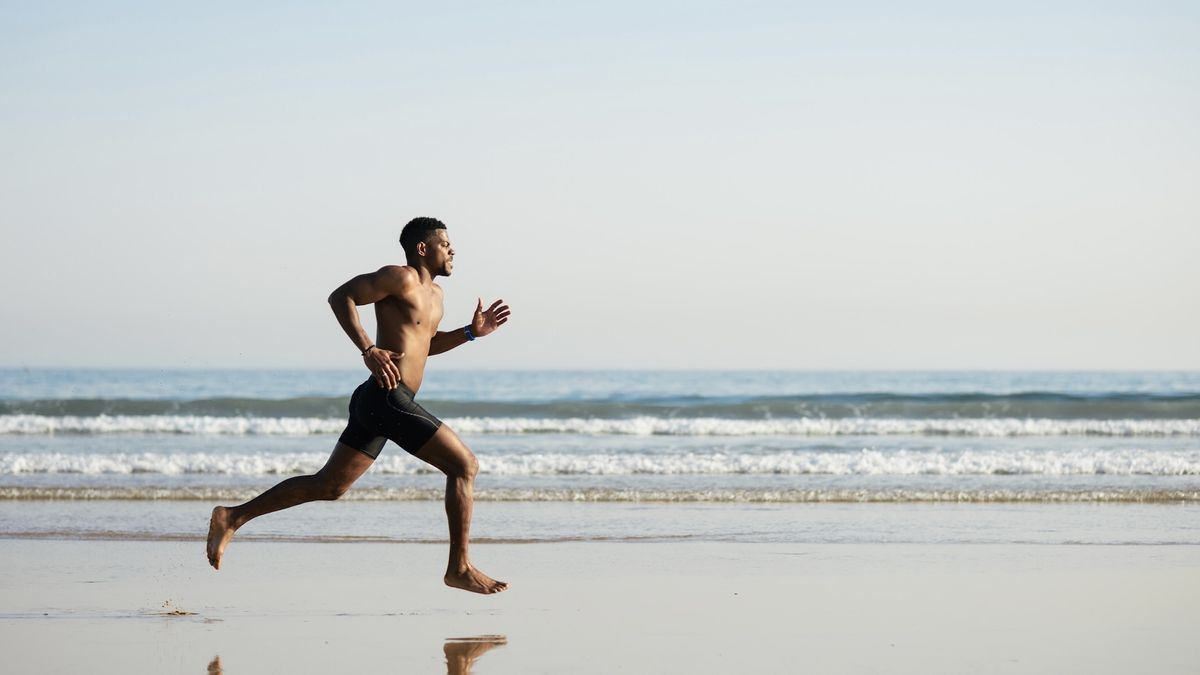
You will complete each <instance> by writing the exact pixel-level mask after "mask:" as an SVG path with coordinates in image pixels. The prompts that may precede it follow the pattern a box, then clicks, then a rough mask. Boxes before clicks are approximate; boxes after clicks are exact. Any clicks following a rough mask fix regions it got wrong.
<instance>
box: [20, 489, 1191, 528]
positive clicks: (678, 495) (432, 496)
mask: <svg viewBox="0 0 1200 675" xmlns="http://www.w3.org/2000/svg"><path fill="white" fill-rule="evenodd" d="M257 494H258V490H256V489H246V488H229V487H225V488H211V487H209V488H205V487H188V488H163V487H101V488H97V487H64V488H49V487H0V500H148V501H160V500H169V501H203V502H210V503H211V502H215V501H245V500H248V499H251V498H253V497H254V496H255V495H257ZM444 498H445V495H444V493H443V491H442V490H441V489H422V488H356V489H354V490H351V491H350V492H348V493H346V495H345V496H344V497H343V499H345V500H346V501H365V502H405V501H442V499H444ZM475 499H476V500H478V501H485V502H489V501H490V502H708V503H778V504H787V503H820V502H859V503H864V502H866V503H906V502H957V503H995V502H1032V503H1047V502H1054V503H1063V502H1066V503H1089V502H1091V503H1145V502H1174V503H1179V502H1200V490H1194V489H1190V490H1189V489H1178V490H1171V489H1166V490H1164V489H1138V488H1127V489H1085V490H1063V489H1057V490H1033V489H1026V490H1020V489H1016V490H1005V489H973V490H952V489H948V490H938V489H882V490H879V489H876V490H871V489H838V488H832V489H811V490H804V489H795V490H756V489H736V490H721V489H709V490H645V489H606V488H576V489H571V488H543V489H513V488H507V489H505V488H501V489H483V490H476V492H475ZM77 532H78V531H76V533H77ZM32 534H34V535H36V534H37V533H32ZM42 534H43V536H44V535H45V534H47V533H42ZM49 534H51V535H53V534H54V533H49ZM67 534H70V533H67ZM90 534H91V535H93V536H103V534H102V533H94V532H93V533H90ZM23 536H28V535H23ZM187 536H188V537H192V536H194V534H193V533H189V534H188V535H187Z"/></svg>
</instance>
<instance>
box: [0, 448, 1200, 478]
mask: <svg viewBox="0 0 1200 675" xmlns="http://www.w3.org/2000/svg"><path fill="white" fill-rule="evenodd" d="M327 458H328V455H326V454H324V453H244V454H236V453H205V452H196V453H154V452H143V453H78V454H74V453H35V454H29V453H12V452H10V453H0V475H18V474H162V475H181V474H213V475H231V476H260V475H290V474H303V473H312V472H315V471H317V470H318V469H320V468H321V466H322V465H323V464H324V463H325V461H326V459H327ZM479 467H480V471H481V472H482V473H484V474H492V475H497V476H543V475H580V476H629V475H699V474H706V475H738V474H756V475H769V474H778V475H830V476H917V475H928V476H980V475H1040V476H1070V475H1088V476H1094V475H1116V476H1192V475H1200V450H1183V451H1161V450H1153V451H1151V450H1142V449H1129V450H1049V451H1036V452H1035V451H1026V450H996V451H970V450H967V451H953V452H950V451H919V452H918V451H907V450H901V451H895V452H880V451H877V450H862V451H859V452H819V451H806V450H799V451H791V452H774V453H734V452H730V453H724V452H716V453H690V452H689V453H672V454H635V453H611V454H605V453H587V454H568V453H531V454H498V455H487V456H481V457H480V458H479ZM374 471H376V472H379V473H382V474H394V475H413V474H421V473H431V472H433V469H431V468H430V467H428V466H427V465H425V464H423V463H420V462H417V461H415V460H413V459H411V458H409V457H407V456H406V455H399V454H392V455H384V456H382V457H380V458H379V459H378V460H377V461H376V462H375V466H374Z"/></svg>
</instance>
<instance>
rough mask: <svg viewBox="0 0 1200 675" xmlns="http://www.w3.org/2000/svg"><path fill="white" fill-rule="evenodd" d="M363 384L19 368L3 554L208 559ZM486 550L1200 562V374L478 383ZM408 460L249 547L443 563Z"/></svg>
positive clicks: (470, 409)
mask: <svg viewBox="0 0 1200 675" xmlns="http://www.w3.org/2000/svg"><path fill="white" fill-rule="evenodd" d="M365 375H366V373H365V371H356V370H150V369H145V370H133V369H123V370H99V369H85V370H58V369H3V370H0V537H60V538H88V537H100V538H118V539H120V538H149V539H188V538H194V537H196V536H200V535H202V534H203V530H204V527H205V525H206V523H207V513H208V510H209V509H210V508H211V506H212V505H214V504H216V503H224V504H229V503H237V502H240V501H243V500H245V499H248V498H249V497H252V496H253V495H255V494H257V493H258V492H260V491H262V490H263V489H266V488H267V487H270V486H271V485H273V484H274V483H275V482H277V481H279V480H282V479H283V478H285V477H287V476H291V475H296V474H302V473H311V472H314V471H316V470H317V469H319V468H320V467H321V465H322V464H323V463H324V461H325V459H326V458H327V457H328V455H329V452H330V450H331V449H332V448H333V445H334V442H335V441H336V439H337V436H338V434H339V433H340V432H341V430H342V428H343V426H344V424H345V419H346V405H347V402H348V400H349V395H350V393H351V392H352V391H353V389H354V388H355V387H356V386H357V385H358V384H359V383H360V382H361V381H362V380H363V379H365ZM418 400H420V401H421V403H422V404H423V405H424V406H425V407H426V408H427V409H429V410H430V411H431V412H433V413H434V414H436V415H438V416H439V417H441V418H442V419H443V420H444V421H445V422H446V423H447V424H449V425H450V426H451V428H453V429H454V430H456V431H457V432H458V433H459V435H460V436H461V437H462V438H463V439H464V440H465V441H466V442H467V444H468V445H469V446H470V447H471V448H472V449H473V450H474V451H475V453H476V455H477V456H478V458H479V465H480V475H479V477H478V478H477V486H476V499H477V501H478V502H479V505H478V506H477V508H476V521H475V527H474V528H473V530H474V533H475V535H474V536H475V538H476V539H477V540H480V541H488V540H491V541H543V540H550V541H558V540H576V539H582V540H606V539H615V540H628V539H647V540H657V539H670V540H674V539H700V540H717V541H785V542H889V541H901V542H927V541H928V542H939V543H944V542H957V541H962V542H993V541H996V542H1032V543H1056V544H1062V543H1080V544H1089V543H1091V544H1114V543H1155V544H1196V543H1200V373H1195V372H1108V373H1106V372H788V371H761V372H760V371H754V372H751V371H733V372H720V371H657V372H656V371H475V372H467V371H457V370H439V369H436V368H434V367H431V368H430V370H429V371H428V372H427V374H426V379H425V384H424V387H423V388H422V390H421V392H420V393H419V395H418ZM443 482H444V481H443V478H442V476H441V475H440V474H438V473H437V472H436V471H435V470H433V469H432V468H431V467H429V466H427V465H424V464H423V463H421V462H420V461H418V460H416V459H414V458H413V457H411V456H410V455H408V454H407V453H406V452H404V451H403V450H401V449H399V448H398V447H396V446H394V445H392V444H390V443H389V444H388V446H386V447H385V449H384V451H383V453H382V455H381V456H380V458H379V460H378V461H377V462H376V463H375V465H374V467H372V469H371V470H370V471H369V472H368V473H367V474H366V475H365V476H364V477H363V478H362V479H361V480H360V481H359V482H358V483H357V484H356V485H355V487H354V489H352V490H351V491H350V492H349V493H348V494H347V495H346V496H345V497H343V499H342V500H341V501H339V502H337V503H334V504H329V503H325V504H310V505H305V506H303V507H300V508H297V509H293V510H291V511H287V512H284V513H280V514H272V515H269V516H266V517H264V518H261V519H259V520H257V521H254V522H253V523H251V524H250V525H248V526H247V527H246V528H244V530H243V531H242V532H239V535H238V536H239V538H247V537H249V538H254V537H257V538H262V539H284V540H287V539H301V540H303V539H316V540H338V541H436V540H440V539H443V538H444V537H445V534H444V529H445V522H444V518H443V517H442V515H441V514H440V510H439V509H440V500H441V498H442V493H443Z"/></svg>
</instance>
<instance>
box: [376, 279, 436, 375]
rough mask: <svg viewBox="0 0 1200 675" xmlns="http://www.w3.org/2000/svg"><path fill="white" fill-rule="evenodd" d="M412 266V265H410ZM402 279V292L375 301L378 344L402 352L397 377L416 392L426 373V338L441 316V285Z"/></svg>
mask: <svg viewBox="0 0 1200 675" xmlns="http://www.w3.org/2000/svg"><path fill="white" fill-rule="evenodd" d="M409 269H411V268H409ZM415 278H416V275H415V272H414V273H413V279H414V281H413V282H412V283H405V284H404V289H403V292H402V293H401V294H399V295H390V296H388V297H386V298H384V299H383V300H380V301H378V302H376V303H375V320H376V326H377V328H376V336H375V343H376V344H377V345H379V346H380V347H382V348H384V349H387V350H390V351H393V352H397V353H402V354H404V358H402V359H400V363H399V364H398V365H399V368H400V380H401V381H402V382H404V385H405V386H406V387H408V388H409V389H411V390H413V392H416V391H417V390H418V389H419V388H420V387H421V380H422V379H423V377H424V375H425V361H426V360H427V359H428V358H429V341H430V340H431V339H432V338H433V336H434V334H435V333H437V328H438V324H439V323H440V322H441V320H442V314H443V311H444V310H443V305H442V289H441V287H440V286H438V285H437V284H431V285H430V286H424V285H422V284H421V283H420V282H419V281H415Z"/></svg>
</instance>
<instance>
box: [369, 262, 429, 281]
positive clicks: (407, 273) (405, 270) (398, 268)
mask: <svg viewBox="0 0 1200 675" xmlns="http://www.w3.org/2000/svg"><path fill="white" fill-rule="evenodd" d="M375 274H378V275H380V276H383V277H391V278H393V279H402V280H404V281H408V280H416V279H419V278H420V275H418V274H417V270H416V269H415V268H413V267H410V266H408V265H384V266H383V267H380V268H379V270H378V271H377V272H375Z"/></svg>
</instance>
